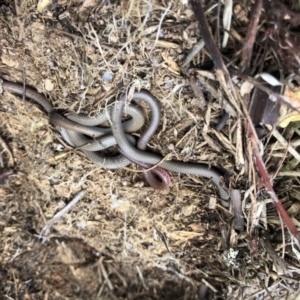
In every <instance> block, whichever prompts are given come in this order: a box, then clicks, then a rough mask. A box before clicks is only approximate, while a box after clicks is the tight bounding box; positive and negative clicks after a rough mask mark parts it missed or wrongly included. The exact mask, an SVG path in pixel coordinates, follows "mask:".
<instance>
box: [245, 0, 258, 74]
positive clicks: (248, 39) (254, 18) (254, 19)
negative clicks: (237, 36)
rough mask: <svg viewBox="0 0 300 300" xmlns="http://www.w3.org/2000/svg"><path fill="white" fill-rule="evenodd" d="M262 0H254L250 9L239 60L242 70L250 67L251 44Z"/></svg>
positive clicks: (254, 35) (254, 36) (255, 31)
mask: <svg viewBox="0 0 300 300" xmlns="http://www.w3.org/2000/svg"><path fill="white" fill-rule="evenodd" d="M262 3H263V1H262V0H256V2H255V6H254V9H253V11H252V15H251V19H250V22H249V26H248V31H247V35H246V38H245V45H244V47H243V50H242V60H241V63H240V65H241V67H242V70H243V71H245V70H248V69H249V67H250V61H251V56H252V50H253V45H254V42H255V38H256V33H257V28H258V22H259V19H260V15H261V11H262V10H261V9H262Z"/></svg>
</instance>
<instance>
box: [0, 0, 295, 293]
mask: <svg viewBox="0 0 300 300" xmlns="http://www.w3.org/2000/svg"><path fill="white" fill-rule="evenodd" d="M50 2H51V4H50V6H48V8H47V9H46V10H44V11H42V12H39V11H38V10H37V1H33V0H23V1H17V0H16V1H0V8H1V12H0V58H1V59H0V76H1V77H2V78H4V79H6V80H10V81H15V82H20V83H22V82H24V81H25V82H26V84H27V85H28V86H31V87H34V88H36V89H37V90H38V91H39V92H41V93H43V94H45V95H46V96H47V98H48V99H49V101H50V102H52V103H53V105H54V106H55V107H56V108H59V109H61V110H62V111H64V112H73V113H79V112H84V113H89V114H90V115H91V116H93V115H95V114H96V113H97V112H98V111H101V110H103V109H105V107H106V105H107V104H109V103H112V102H113V101H114V99H115V98H116V97H117V96H118V95H119V94H120V93H121V92H124V91H126V89H128V88H134V87H135V88H136V89H139V88H146V89H148V90H149V91H151V93H153V94H154V95H155V96H157V98H158V99H159V101H160V103H161V110H162V120H161V124H160V128H159V131H158V132H157V133H156V135H155V136H154V137H153V138H152V140H151V142H150V145H149V146H150V147H151V149H152V151H154V152H158V153H161V154H162V155H164V156H166V155H167V154H168V155H169V157H170V158H172V159H177V160H182V161H192V162H200V161H203V162H205V163H207V164H209V165H211V166H214V167H216V168H218V169H220V170H222V171H227V173H230V175H231V178H230V182H231V186H233V187H235V188H240V189H241V191H242V193H243V195H244V192H245V191H246V190H248V189H249V186H251V184H252V183H253V180H252V181H250V182H249V181H248V173H247V172H245V171H243V172H241V170H238V169H237V168H236V157H235V152H236V130H237V127H238V126H237V123H236V122H237V121H236V120H235V119H234V118H231V119H230V120H229V122H228V123H227V125H226V126H225V128H224V130H223V131H222V132H216V131H215V130H214V129H213V127H214V125H215V124H216V123H217V121H218V119H219V117H220V116H221V115H222V112H223V110H222V107H221V104H220V103H218V102H217V101H212V100H214V99H209V98H208V100H211V101H210V102H208V104H207V106H206V107H205V109H202V108H201V105H200V104H199V103H200V101H199V99H197V98H196V97H195V95H194V94H193V91H192V89H191V87H190V82H189V79H188V78H187V77H186V76H184V75H183V74H182V73H181V72H180V68H179V67H178V66H180V63H181V62H182V60H183V59H184V57H185V55H186V53H187V52H188V50H189V49H190V48H191V47H192V46H193V44H194V43H195V42H197V40H198V30H197V28H198V27H197V23H196V21H195V19H194V16H193V12H192V10H191V9H190V7H189V6H188V5H186V3H185V1H179V0H178V1H177V0H174V1H173V2H170V3H169V2H167V1H154V0H153V1H141V0H131V1H121V2H120V1H63V0H58V1H53V2H52V1H50ZM83 2H84V3H83ZM210 5H211V4H210ZM159 27H160V30H159ZM157 32H159V34H157ZM201 53H202V54H201V55H199V56H197V58H196V60H197V61H196V63H197V62H198V63H200V62H203V60H204V57H205V55H207V53H206V52H205V51H202V52H201ZM0 97H1V103H0V124H1V128H0V133H1V138H2V139H3V141H5V143H6V145H7V146H8V147H9V149H10V151H11V154H12V156H13V165H12V166H11V167H12V168H13V170H14V174H13V175H11V176H9V177H7V178H4V179H1V182H0V214H1V218H0V241H1V244H0V245H1V246H0V263H1V264H0V294H1V295H0V299H262V298H258V297H261V295H264V296H265V298H264V299H293V297H294V296H293V295H295V292H296V291H297V287H298V285H297V284H298V280H299V276H298V275H297V271H294V273H288V275H286V278H285V277H284V276H283V275H282V276H281V277H280V276H279V275H278V274H277V273H276V270H275V269H274V265H273V260H274V259H272V257H271V256H270V254H269V252H268V251H267V250H266V249H267V247H262V246H261V244H259V242H258V239H257V238H256V236H255V234H251V235H249V228H250V226H251V224H249V222H250V221H249V222H248V223H247V227H246V229H245V230H244V231H243V232H240V233H238V232H235V231H234V230H233V229H232V224H231V220H232V212H231V211H230V209H229V208H225V207H223V206H222V205H221V203H220V201H219V200H220V199H219V195H218V193H217V189H216V187H215V186H214V184H212V183H210V182H209V181H208V180H206V179H203V178H198V177H194V176H187V175H182V174H175V173H172V174H171V175H172V182H173V186H172V187H171V189H170V190H169V191H168V192H159V191H155V190H153V189H152V188H151V187H149V186H148V185H147V183H146V182H145V181H144V178H143V177H142V175H141V173H140V172H136V170H138V169H137V168H136V166H134V165H130V166H129V167H128V168H127V169H120V170H115V171H111V170H105V169H101V168H99V167H97V166H95V165H94V164H93V163H91V162H90V161H88V160H87V159H86V158H85V156H84V155H83V154H82V153H81V152H80V151H77V150H74V149H72V148H71V147H69V146H68V145H66V144H65V143H64V142H63V140H62V139H61V138H60V135H59V133H58V131H57V129H56V128H55V127H53V126H52V125H50V124H49V120H48V116H47V115H46V114H45V112H44V111H43V110H42V109H41V108H40V107H38V106H37V105H35V104H34V103H31V102H28V101H25V102H24V101H23V100H22V99H21V98H20V97H17V96H14V95H12V94H10V93H8V92H4V93H3V94H2V95H1V96H0ZM204 124H208V126H206V127H205V125H204ZM247 143H248V142H246V141H245V147H246V148H247V147H249V145H248V144H249V143H248V144H247ZM1 147H3V145H2V146H1ZM1 151H2V152H1V164H2V167H3V168H4V167H5V168H7V167H9V164H12V163H11V160H10V157H9V154H8V152H7V151H4V150H3V148H1ZM281 152H282V153H283V152H284V150H282V149H281ZM227 173H224V174H225V175H226V174H227ZM224 178H225V179H224V181H225V182H226V184H229V180H228V177H227V176H225V177H224ZM257 180H258V179H257ZM258 184H259V182H258ZM282 185H284V187H283V186H282V187H281V190H280V191H282V196H286V193H287V191H286V190H287V189H288V188H292V187H295V190H294V193H296V192H295V191H297V188H298V182H297V180H293V181H285V182H284V183H282ZM278 186H279V187H280V182H279V183H278ZM80 191H85V194H84V196H83V197H82V198H81V199H80V200H79V202H78V203H77V204H76V205H74V206H73V207H72V208H71V210H70V211H68V212H67V213H65V214H64V215H63V216H62V217H61V218H60V219H59V220H56V221H55V222H54V224H53V226H52V227H51V228H50V234H49V235H48V236H47V238H39V234H40V233H41V231H42V229H43V228H44V226H45V224H46V222H47V221H48V220H51V219H52V218H53V216H54V215H55V214H56V213H57V212H59V211H60V210H62V209H63V208H64V207H65V206H66V205H67V204H68V203H69V202H70V201H72V199H73V198H74V197H75V196H76V195H77V194H78V193H79V192H80ZM295 197H296V196H295ZM245 203H246V204H245V205H244V206H243V211H244V214H245V215H244V216H245V218H246V220H249V216H250V213H251V208H250V204H249V203H250V201H249V200H248V201H246V202H245ZM268 206H269V207H270V209H269V211H268V212H269V213H270V214H271V216H272V218H273V219H272V220H273V223H272V222H271V221H269V223H268V224H269V226H271V229H272V234H273V235H274V236H275V235H276V234H277V235H278V236H279V241H280V237H281V227H280V221H279V218H278V216H277V215H276V213H274V212H273V214H272V211H271V210H272V209H273V208H272V204H271V203H270V204H268ZM290 206H291V205H290ZM264 207H266V206H264ZM264 211H266V210H264ZM263 217H264V218H266V216H265V215H264V214H263ZM258 218H259V217H258ZM264 220H265V219H264ZM268 220H269V219H268ZM270 220H271V219H270ZM298 220H299V218H298ZM268 229H269V230H270V227H268ZM286 238H288V233H287V232H286ZM281 244H282V242H277V243H276V242H275V245H273V247H276V245H278V248H277V249H276V251H279V253H281V251H282V247H281ZM286 251H287V252H288V253H287V254H288V255H289V256H290V259H291V262H290V264H291V265H293V266H294V268H295V269H296V270H299V269H297V261H293V260H292V259H293V258H294V256H293V252H292V251H290V248H288V250H286ZM289 251H290V252H289ZM267 289H269V290H268V292H269V294H268V292H266V290H267ZM274 289H275V292H274ZM271 294H272V295H271ZM251 295H252V296H251ZM270 296H272V297H273V298H270ZM268 297H269V298H268Z"/></svg>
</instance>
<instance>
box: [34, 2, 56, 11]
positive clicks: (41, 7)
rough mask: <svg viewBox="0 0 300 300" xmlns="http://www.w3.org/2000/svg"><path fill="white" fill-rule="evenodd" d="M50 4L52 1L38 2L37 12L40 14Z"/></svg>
mask: <svg viewBox="0 0 300 300" xmlns="http://www.w3.org/2000/svg"><path fill="white" fill-rule="evenodd" d="M51 3H52V0H40V1H39V3H38V5H37V9H36V10H37V11H38V12H42V11H43V10H44V9H45V8H46V7H47V6H48V5H49V4H51Z"/></svg>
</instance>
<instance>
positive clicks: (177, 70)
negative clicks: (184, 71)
mask: <svg viewBox="0 0 300 300" xmlns="http://www.w3.org/2000/svg"><path fill="white" fill-rule="evenodd" d="M161 56H162V58H163V60H164V61H165V62H166V63H167V64H168V66H169V68H170V69H171V71H173V72H174V73H176V74H178V73H179V74H180V68H179V66H178V65H177V63H176V62H175V61H174V60H173V58H172V57H170V56H167V55H166V54H165V53H163V52H162V54H161Z"/></svg>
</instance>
